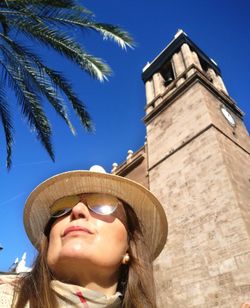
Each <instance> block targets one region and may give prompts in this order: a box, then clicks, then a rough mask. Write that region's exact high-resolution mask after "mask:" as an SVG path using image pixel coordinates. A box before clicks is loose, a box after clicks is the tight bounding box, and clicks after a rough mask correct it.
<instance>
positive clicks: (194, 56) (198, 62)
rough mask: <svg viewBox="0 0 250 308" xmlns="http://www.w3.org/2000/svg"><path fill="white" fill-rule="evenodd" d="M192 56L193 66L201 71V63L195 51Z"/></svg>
mask: <svg viewBox="0 0 250 308" xmlns="http://www.w3.org/2000/svg"><path fill="white" fill-rule="evenodd" d="M192 55H193V60H194V64H195V65H196V66H197V67H198V68H199V69H200V70H201V71H202V67H201V63H200V60H199V58H198V56H197V53H196V52H195V51H192Z"/></svg>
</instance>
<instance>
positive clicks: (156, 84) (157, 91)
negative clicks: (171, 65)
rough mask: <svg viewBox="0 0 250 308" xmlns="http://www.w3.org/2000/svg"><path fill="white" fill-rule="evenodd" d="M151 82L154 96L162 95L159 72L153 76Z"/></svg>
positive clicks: (162, 89)
mask: <svg viewBox="0 0 250 308" xmlns="http://www.w3.org/2000/svg"><path fill="white" fill-rule="evenodd" d="M153 82H154V89H155V96H157V95H159V94H161V93H163V91H164V90H165V86H164V79H163V77H162V75H161V74H160V73H159V72H157V73H155V74H154V75H153Z"/></svg>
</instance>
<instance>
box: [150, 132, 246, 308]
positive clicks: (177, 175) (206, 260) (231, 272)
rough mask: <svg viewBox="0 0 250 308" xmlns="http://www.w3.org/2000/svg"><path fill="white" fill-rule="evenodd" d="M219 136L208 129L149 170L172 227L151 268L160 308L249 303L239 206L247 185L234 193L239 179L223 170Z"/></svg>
mask: <svg viewBox="0 0 250 308" xmlns="http://www.w3.org/2000/svg"><path fill="white" fill-rule="evenodd" d="M156 131H157V130H156ZM151 137H152V136H151ZM221 138H222V137H221V134H220V133H219V132H218V131H217V130H216V129H215V128H213V127H211V128H210V129H209V130H207V131H205V132H204V133H203V134H202V135H200V136H199V137H198V138H195V139H193V140H192V141H191V142H190V143H188V144H187V145H185V146H184V147H182V148H181V149H180V150H179V151H177V152H175V153H174V154H173V155H171V156H169V157H168V158H167V159H165V160H164V161H163V162H162V163H161V164H159V165H158V166H156V167H155V168H153V169H152V170H151V171H150V172H149V181H150V189H151V190H152V191H153V192H154V193H155V194H156V195H157V196H158V197H159V199H160V200H161V202H162V203H163V205H164V207H165V209H166V212H167V216H168V221H169V237H168V242H167V245H166V247H165V249H164V251H163V252H162V253H161V255H160V256H159V258H158V259H157V260H156V263H155V276H156V282H157V294H158V304H159V307H161V308H165V307H175V308H178V307H199V308H206V307H207V308H212V307H224V308H231V307H232V308H235V307H236V308H237V307H240V304H241V303H243V302H244V301H246V300H247V299H248V300H249V298H250V269H249V256H250V239H249V234H248V232H247V229H246V224H245V222H244V217H243V215H242V211H241V206H240V205H239V203H240V202H242V204H243V203H244V202H245V200H243V199H241V201H239V195H240V193H241V190H243V191H244V190H245V187H244V185H243V184H242V185H243V186H242V185H241V184H239V185H238V186H237V187H238V188H237V189H235V187H234V184H235V183H234V182H232V177H233V176H234V177H235V181H238V180H239V181H240V179H237V174H236V173H234V172H233V173H230V172H229V171H228V167H229V165H228V164H230V163H231V162H230V157H231V158H232V155H231V156H230V155H229V156H228V157H225V152H226V153H227V152H228V150H229V149H228V150H225V151H224V150H222V146H221V141H222V140H220V139H221ZM224 138H225V136H224ZM223 142H224V143H223V146H224V147H225V149H226V147H227V146H230V145H229V144H228V142H227V141H225V139H224V141H223ZM237 151H238V150H237V149H236V151H235V152H237ZM149 152H150V149H149ZM237 155H238V156H237V157H236V158H235V161H238V160H239V159H240V158H241V156H242V154H240V153H238V154H237ZM243 156H244V154H243ZM244 159H245V158H244ZM225 162H226V163H225ZM235 167H236V169H237V168H238V167H242V166H239V164H238V165H237V166H235ZM237 191H238V192H237ZM243 269H244V270H243Z"/></svg>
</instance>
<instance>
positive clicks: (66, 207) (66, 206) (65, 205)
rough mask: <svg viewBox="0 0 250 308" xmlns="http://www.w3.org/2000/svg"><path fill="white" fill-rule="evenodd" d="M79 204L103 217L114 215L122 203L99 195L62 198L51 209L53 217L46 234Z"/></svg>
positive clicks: (45, 231)
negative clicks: (56, 222)
mask: <svg viewBox="0 0 250 308" xmlns="http://www.w3.org/2000/svg"><path fill="white" fill-rule="evenodd" d="M79 202H83V203H84V204H85V205H86V206H87V207H88V209H89V210H90V211H91V212H93V213H96V214H99V215H103V216H107V215H111V214H112V213H114V212H115V210H116V209H117V207H118V204H119V203H121V201H119V199H117V198H116V197H114V196H112V195H108V194H99V193H91V194H81V195H74V196H67V197H64V198H61V199H59V200H57V201H55V202H54V203H53V204H52V206H51V207H50V214H51V216H50V219H49V221H48V223H47V225H46V227H45V230H44V234H45V235H46V236H47V235H48V234H49V232H50V229H51V226H52V224H53V223H54V222H55V220H56V219H57V218H60V217H63V216H66V215H69V214H70V213H71V211H72V209H73V207H74V206H76V205H77V204H78V203H79Z"/></svg>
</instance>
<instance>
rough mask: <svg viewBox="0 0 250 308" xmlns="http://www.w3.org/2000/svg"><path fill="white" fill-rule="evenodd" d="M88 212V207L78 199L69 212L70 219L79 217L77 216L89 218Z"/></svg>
mask: <svg viewBox="0 0 250 308" xmlns="http://www.w3.org/2000/svg"><path fill="white" fill-rule="evenodd" d="M89 216H90V213H89V209H88V207H87V205H86V204H84V202H82V201H79V202H78V203H77V204H76V205H75V206H74V207H73V208H72V212H71V219H72V220H75V219H79V218H84V219H86V220H88V219H89Z"/></svg>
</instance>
